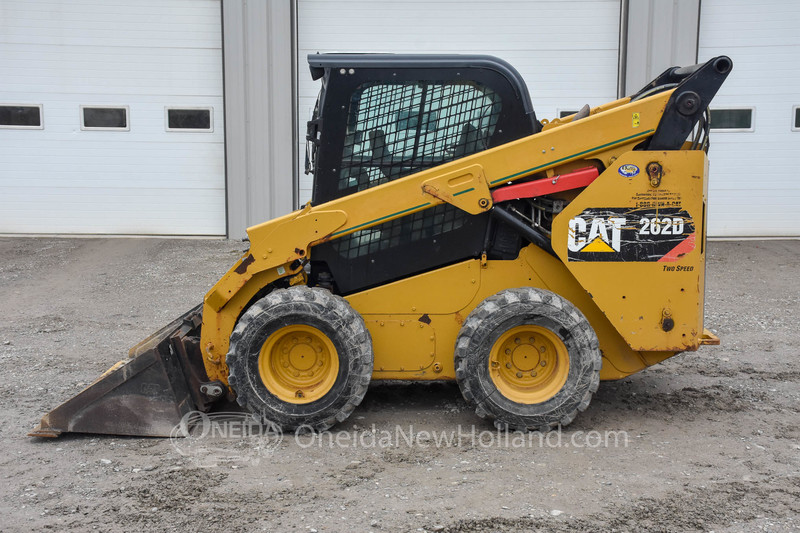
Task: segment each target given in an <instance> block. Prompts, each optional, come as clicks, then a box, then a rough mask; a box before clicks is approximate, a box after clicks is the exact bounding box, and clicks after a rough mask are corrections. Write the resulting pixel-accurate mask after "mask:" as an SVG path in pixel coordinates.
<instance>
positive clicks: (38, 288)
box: [0, 238, 800, 532]
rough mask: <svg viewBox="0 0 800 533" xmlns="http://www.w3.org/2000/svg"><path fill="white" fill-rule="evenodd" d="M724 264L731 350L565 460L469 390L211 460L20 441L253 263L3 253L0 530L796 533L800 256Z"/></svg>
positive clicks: (616, 410) (660, 376) (646, 395)
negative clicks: (315, 436) (491, 419)
mask: <svg viewBox="0 0 800 533" xmlns="http://www.w3.org/2000/svg"><path fill="white" fill-rule="evenodd" d="M708 248H709V256H710V257H709V261H708V278H707V284H708V291H707V302H706V315H707V316H706V326H707V327H709V328H711V329H712V330H713V331H715V332H716V333H717V334H718V335H720V336H721V337H722V346H719V347H704V348H702V349H701V350H699V351H698V352H696V353H687V354H683V355H680V356H677V357H675V358H673V359H670V360H669V361H667V362H665V363H664V364H661V365H658V366H655V367H653V368H651V369H648V370H647V371H645V372H641V373H639V374H637V375H634V376H631V377H629V378H626V379H624V380H621V381H617V382H604V383H602V384H601V386H600V390H599V391H598V393H597V395H596V396H595V399H594V401H593V402H592V405H591V406H590V407H589V409H588V411H587V412H586V413H584V414H583V415H582V416H580V417H579V418H578V419H577V420H576V421H575V422H574V423H573V424H572V425H570V426H569V427H568V428H566V429H565V430H563V431H562V432H561V433H553V434H550V436H549V437H548V438H549V440H545V441H541V442H540V441H539V438H540V436H539V434H531V435H532V436H531V437H530V440H522V441H520V440H517V441H514V440H510V441H509V442H508V443H506V442H505V441H504V440H503V439H504V438H505V437H501V436H499V435H498V434H497V433H494V432H493V431H492V428H491V427H490V426H489V425H488V424H483V423H482V422H481V421H480V420H479V419H477V418H476V417H475V416H474V414H473V413H471V412H470V410H469V409H468V408H467V407H466V405H465V404H464V402H463V400H462V399H461V397H460V394H459V392H458V389H457V387H456V386H455V385H449V384H434V385H378V386H373V387H372V388H370V391H369V392H368V394H367V396H366V398H365V400H364V402H363V404H362V405H361V406H360V407H359V408H358V409H357V410H356V411H355V413H354V414H353V416H352V417H351V418H350V419H349V420H348V421H346V422H345V423H344V424H341V425H340V426H339V427H337V428H335V429H336V430H343V431H346V433H341V434H336V433H334V434H332V435H330V436H329V438H328V439H327V440H318V441H315V442H309V440H308V439H300V440H298V439H296V438H295V437H294V436H293V435H287V436H285V437H284V438H283V440H282V441H280V442H278V441H277V439H272V438H269V437H264V436H258V435H256V436H246V437H239V438H228V439H216V440H214V441H213V443H212V444H213V446H214V447H213V449H212V448H209V447H207V446H206V447H202V446H201V445H202V444H203V441H201V440H198V439H182V440H180V441H178V444H177V445H176V444H173V443H172V442H171V441H170V439H142V438H119V437H106V436H84V435H66V436H63V437H61V438H59V439H56V440H45V439H32V438H29V437H26V436H25V434H26V433H27V431H29V430H30V429H31V428H32V427H33V425H34V424H35V423H36V422H37V421H38V419H39V417H40V416H41V415H42V414H43V413H45V412H46V411H47V410H49V409H51V408H52V407H54V406H55V405H57V404H58V403H60V402H61V401H63V400H64V399H66V398H68V397H70V396H71V395H73V394H74V393H76V392H78V391H79V390H80V389H81V388H82V387H84V386H85V385H86V384H88V383H89V382H91V381H92V380H93V379H95V378H96V377H97V376H98V375H99V374H100V373H101V372H103V371H104V370H105V369H106V368H108V367H109V366H110V365H111V364H113V363H114V362H116V361H117V360H119V359H122V358H123V357H124V355H125V354H126V353H127V350H128V349H129V348H130V347H131V346H132V345H134V344H135V343H136V342H138V341H139V340H141V339H142V338H144V337H146V336H147V335H149V334H150V333H151V332H153V331H155V330H156V329H158V328H159V327H160V326H161V325H163V324H165V323H167V322H169V321H170V320H171V319H173V318H174V317H175V316H177V315H179V314H180V313H182V312H184V311H186V310H187V309H189V308H190V307H192V306H193V305H195V304H196V303H198V302H199V301H200V299H201V298H202V295H203V294H204V293H205V291H206V290H207V289H208V288H209V287H210V286H211V285H212V284H213V282H214V281H215V280H216V279H217V277H219V276H220V275H221V274H222V273H223V272H224V271H225V270H227V268H228V267H229V266H230V265H231V264H232V263H233V262H234V260H235V259H236V258H237V257H238V255H239V254H240V253H241V251H242V250H243V246H242V244H241V243H236V242H231V241H214V240H171V239H170V240H162V239H52V238H30V239H28V238H0V288H2V295H3V298H2V301H0V373H1V374H2V375H3V376H5V379H4V381H3V382H1V383H0V402H2V404H1V405H2V413H3V416H2V432H1V433H0V439H2V449H3V450H5V451H4V452H3V455H4V457H2V458H0V465H2V469H1V470H0V473H1V474H2V479H3V483H2V485H1V486H0V530H1V531H30V530H55V531H91V530H99V531H111V532H118V531H142V530H145V531H199V530H209V531H213V530H219V531H227V532H238V531H262V530H263V531H287V530H288V531H307V532H314V531H319V532H322V531H376V532H378V531H460V532H475V531H503V530H508V531H536V530H541V531H612V530H617V531H631V530H636V531H692V530H701V531H706V530H713V531H717V532H720V531H797V530H798V529H800V476H799V475H798V473H799V471H800V411H799V408H798V405H800V387H798V382H800V358H798V356H797V351H798V350H797V345H798V341H800V334H799V333H798V330H797V326H796V324H797V320H798V309H800V305H798V298H799V296H800V290H799V289H800V261H798V259H800V241H764V242H756V241H748V242H713V243H710V244H709V247H708ZM225 427H233V426H225ZM459 428H460V429H459ZM398 431H399V434H398ZM454 431H461V434H460V435H456V437H457V438H456V439H454V440H452V441H451V442H450V444H449V445H447V444H445V443H442V441H439V444H437V441H436V439H439V438H441V436H442V435H444V436H445V437H447V435H448V432H454ZM615 435H616V438H617V440H616V441H615V440H614V438H613V436H615ZM625 437H627V439H626V438H625ZM336 438H338V439H339V440H338V441H337V440H336ZM526 438H527V437H526ZM354 440H356V441H358V443H359V444H358V445H357V446H353V445H352V443H353V441H354ZM409 440H411V441H412V443H411V444H410V445H409V443H408V441H409ZM205 442H206V444H208V441H205ZM337 442H338V443H337ZM615 443H616V445H615ZM309 444H311V445H310V446H309ZM389 444H391V446H390V445H389ZM193 446H195V447H194V448H193ZM200 448H202V449H200Z"/></svg>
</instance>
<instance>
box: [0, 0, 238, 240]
mask: <svg viewBox="0 0 800 533" xmlns="http://www.w3.org/2000/svg"><path fill="white" fill-rule="evenodd" d="M220 32H221V25H220V6H219V2H218V0H169V1H162V0H147V1H139V0H129V1H125V0H114V1H97V0H95V1H91V0H69V1H68V0H63V1H59V0H50V1H46V0H41V1H30V0H0V80H2V81H0V161H2V166H0V232H2V233H114V234H206V235H221V234H224V233H225V174H224V145H223V123H222V119H223V115H222V54H221V34H220ZM37 120H38V122H37ZM168 130H170V131H168Z"/></svg>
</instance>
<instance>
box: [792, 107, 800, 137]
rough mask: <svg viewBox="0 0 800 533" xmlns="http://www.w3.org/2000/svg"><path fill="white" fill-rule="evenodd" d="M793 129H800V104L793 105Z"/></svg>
mask: <svg viewBox="0 0 800 533" xmlns="http://www.w3.org/2000/svg"><path fill="white" fill-rule="evenodd" d="M792 131H800V105H796V106H792Z"/></svg>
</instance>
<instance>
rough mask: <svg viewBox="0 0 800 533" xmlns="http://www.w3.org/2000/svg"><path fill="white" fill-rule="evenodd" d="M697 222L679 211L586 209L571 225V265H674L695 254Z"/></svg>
mask: <svg viewBox="0 0 800 533" xmlns="http://www.w3.org/2000/svg"><path fill="white" fill-rule="evenodd" d="M694 231H695V228H694V222H693V221H692V218H691V217H690V216H689V213H687V212H686V211H684V210H682V209H680V208H677V207H675V208H661V209H631V208H629V207H619V208H603V209H585V210H584V211H583V212H582V213H581V214H580V215H578V216H576V217H574V218H572V219H571V220H570V221H569V233H568V236H567V239H568V240H567V256H568V259H569V261H638V262H656V261H660V262H673V261H678V260H680V259H681V257H683V256H684V255H686V254H687V253H689V252H691V251H692V250H694V247H695V246H694V245H695V239H694Z"/></svg>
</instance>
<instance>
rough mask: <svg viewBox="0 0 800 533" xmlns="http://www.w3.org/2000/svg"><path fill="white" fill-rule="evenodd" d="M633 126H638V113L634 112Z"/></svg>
mask: <svg viewBox="0 0 800 533" xmlns="http://www.w3.org/2000/svg"><path fill="white" fill-rule="evenodd" d="M633 127H634V128H638V127H639V113H634V114H633Z"/></svg>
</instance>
